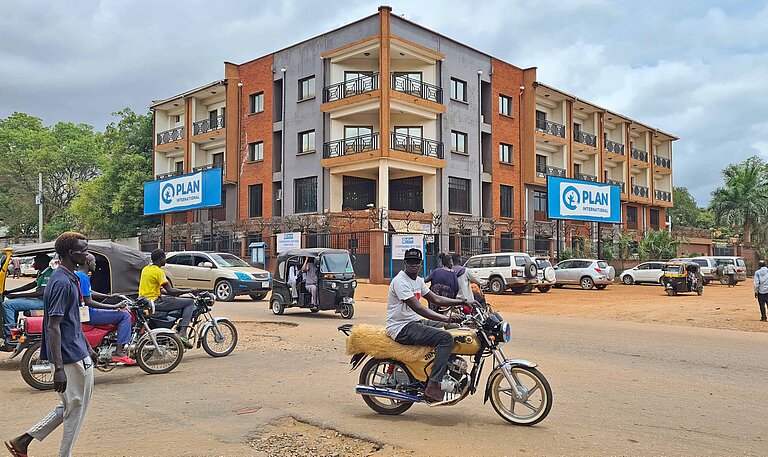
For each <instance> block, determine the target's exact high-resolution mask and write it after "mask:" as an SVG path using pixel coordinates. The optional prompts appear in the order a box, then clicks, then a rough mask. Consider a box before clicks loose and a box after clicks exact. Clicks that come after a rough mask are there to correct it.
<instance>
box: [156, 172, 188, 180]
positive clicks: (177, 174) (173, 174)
mask: <svg viewBox="0 0 768 457" xmlns="http://www.w3.org/2000/svg"><path fill="white" fill-rule="evenodd" d="M183 174H184V172H183V171H169V172H167V173H160V174H159V175H155V179H166V178H173V177H174V176H180V175H183Z"/></svg>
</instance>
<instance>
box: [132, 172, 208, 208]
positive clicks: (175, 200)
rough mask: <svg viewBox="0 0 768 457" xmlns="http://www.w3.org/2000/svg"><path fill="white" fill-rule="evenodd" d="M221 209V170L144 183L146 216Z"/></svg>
mask: <svg viewBox="0 0 768 457" xmlns="http://www.w3.org/2000/svg"><path fill="white" fill-rule="evenodd" d="M212 206H221V168H214V169H212V170H206V171H201V172H198V173H192V174H189V175H181V176H174V177H172V178H168V179H161V180H159V181H150V182H146V183H144V215H145V216H146V215H150V214H163V213H173V212H176V211H186V210H189V209H198V208H209V207H212Z"/></svg>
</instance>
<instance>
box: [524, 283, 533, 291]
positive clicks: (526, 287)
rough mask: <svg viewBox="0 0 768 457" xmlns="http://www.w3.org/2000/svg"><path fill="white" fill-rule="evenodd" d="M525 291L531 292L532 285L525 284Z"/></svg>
mask: <svg viewBox="0 0 768 457" xmlns="http://www.w3.org/2000/svg"><path fill="white" fill-rule="evenodd" d="M525 291H526V292H533V286H532V285H530V284H528V285H527V286H525Z"/></svg>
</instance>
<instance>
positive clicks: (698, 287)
mask: <svg viewBox="0 0 768 457" xmlns="http://www.w3.org/2000/svg"><path fill="white" fill-rule="evenodd" d="M662 271H663V272H664V273H663V276H662V277H661V280H660V281H661V284H662V285H663V286H664V290H665V291H666V292H667V295H669V296H672V295H677V294H679V293H686V292H696V293H697V294H698V295H701V294H702V293H704V278H703V277H702V275H701V267H700V266H699V264H697V263H694V262H688V261H674V262H667V263H665V264H664V267H663V269H662Z"/></svg>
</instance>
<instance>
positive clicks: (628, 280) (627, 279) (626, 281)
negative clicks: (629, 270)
mask: <svg viewBox="0 0 768 457" xmlns="http://www.w3.org/2000/svg"><path fill="white" fill-rule="evenodd" d="M621 282H623V283H624V284H626V285H628V286H631V285H632V284H634V283H635V278H633V277H632V276H630V275H624V276H622V277H621Z"/></svg>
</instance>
